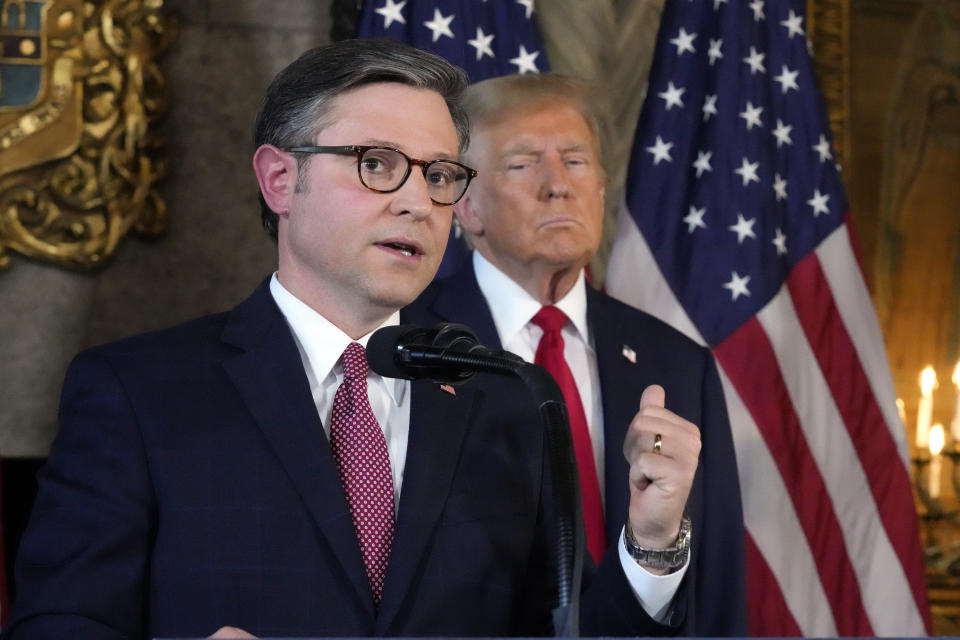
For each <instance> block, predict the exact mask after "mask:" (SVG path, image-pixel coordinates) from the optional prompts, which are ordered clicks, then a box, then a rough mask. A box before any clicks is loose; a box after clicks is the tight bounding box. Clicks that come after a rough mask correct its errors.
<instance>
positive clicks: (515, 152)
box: [503, 142, 591, 157]
mask: <svg viewBox="0 0 960 640" xmlns="http://www.w3.org/2000/svg"><path fill="white" fill-rule="evenodd" d="M590 149H591V145H590V144H589V143H587V142H571V143H570V144H567V145H563V146H561V147H560V153H580V152H583V151H589V150H590ZM542 153H543V150H542V149H539V148H534V147H533V146H532V145H529V144H524V143H519V144H515V145H513V146H512V147H507V148H506V150H504V152H503V156H504V157H510V156H538V155H541V154H542Z"/></svg>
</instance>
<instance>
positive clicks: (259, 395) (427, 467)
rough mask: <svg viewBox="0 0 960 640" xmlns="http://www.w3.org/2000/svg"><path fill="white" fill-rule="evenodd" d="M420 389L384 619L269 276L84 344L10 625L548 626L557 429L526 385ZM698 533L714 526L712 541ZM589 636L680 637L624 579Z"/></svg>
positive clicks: (591, 594) (413, 629)
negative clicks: (194, 313) (136, 330)
mask: <svg viewBox="0 0 960 640" xmlns="http://www.w3.org/2000/svg"><path fill="white" fill-rule="evenodd" d="M516 384H517V383H515V382H512V381H510V380H503V379H494V378H486V377H484V376H483V375H478V376H477V377H476V378H475V379H474V380H473V381H471V383H470V384H469V385H464V386H460V387H457V389H456V394H455V395H453V394H450V393H448V392H446V391H444V390H442V389H440V388H439V387H438V386H437V385H434V384H431V383H428V382H413V383H412V385H411V394H412V395H411V416H410V434H409V446H408V453H407V461H406V470H405V474H404V478H403V485H402V491H401V498H400V504H399V509H398V516H397V528H396V533H395V541H394V547H393V551H392V555H391V557H390V561H389V566H388V570H387V577H386V584H385V590H384V594H383V600H382V603H381V605H380V607H379V609H376V608H375V607H374V605H373V602H372V598H371V596H370V591H369V587H368V585H367V581H366V577H365V572H364V568H363V562H362V559H361V555H360V551H359V548H358V545H357V541H356V536H355V533H354V530H353V525H352V521H351V517H350V514H349V510H348V507H347V502H346V499H345V497H344V493H343V490H342V487H341V484H340V481H339V478H338V475H337V470H336V468H335V465H334V462H333V459H332V457H331V453H330V448H329V446H328V443H327V439H326V437H325V435H324V432H323V429H322V425H321V423H320V418H319V417H318V415H317V411H316V407H315V405H314V402H313V399H312V398H311V394H310V389H309V385H308V382H307V378H306V375H305V373H304V369H303V365H302V363H301V360H300V356H299V353H298V351H297V348H296V345H295V342H294V340H293V337H292V334H291V332H290V330H289V328H288V326H287V324H286V321H285V320H284V318H283V316H282V314H281V313H280V311H279V309H278V308H277V307H276V305H275V303H274V301H273V298H272V296H271V295H270V292H269V289H268V287H267V283H266V282H265V283H264V284H263V285H261V286H260V287H259V288H258V289H257V290H256V291H255V292H254V293H253V295H252V296H251V297H250V298H249V299H247V300H246V301H245V302H243V303H242V304H240V305H239V306H238V307H237V308H235V309H234V310H232V311H230V312H227V313H223V314H219V315H215V316H210V317H206V318H201V319H199V320H195V321H193V322H190V323H187V324H185V325H182V326H179V327H175V328H173V329H169V330H165V331H161V332H157V333H153V334H147V335H144V336H139V337H135V338H131V339H127V340H123V341H120V342H116V343H113V344H110V345H106V346H103V347H97V348H94V349H91V350H89V351H86V352H84V353H82V354H81V355H79V356H78V357H77V358H76V360H75V361H74V362H73V364H72V365H71V367H70V370H69V372H68V374H67V378H66V381H65V384H64V390H63V397H62V402H61V414H60V423H61V424H60V432H59V434H58V436H57V439H56V441H55V443H54V445H53V447H52V450H51V454H50V458H49V460H48V463H47V465H46V467H45V469H44V470H43V472H42V473H41V476H40V489H39V495H38V497H37V500H36V503H35V507H34V511H33V513H32V516H31V522H30V524H29V526H28V529H27V531H26V533H25V535H24V538H23V540H22V544H21V548H20V554H19V558H18V562H17V569H16V571H17V573H16V579H17V589H18V601H17V602H16V603H15V605H14V610H13V614H12V618H11V620H10V623H9V625H8V626H7V629H6V630H5V636H6V637H7V638H11V639H12V638H17V639H29V640H42V639H44V638H56V639H58V640H60V639H62V638H71V639H80V640H82V639H95V638H96V639H101V638H102V639H114V638H143V637H152V636H161V637H162V636H168V637H171V636H173V637H188V636H192V637H197V636H206V635H209V634H210V633H212V632H214V631H215V630H216V629H218V628H219V627H221V626H223V625H233V626H238V627H241V628H244V629H246V630H247V631H250V632H251V633H254V634H256V635H258V636H274V637H276V636H357V635H359V636H374V635H403V636H418V635H451V636H468V635H480V636H503V635H534V634H545V633H549V632H550V631H551V629H550V624H551V623H550V609H551V608H552V607H553V606H554V597H555V596H554V578H553V571H552V566H553V565H552V561H551V560H550V555H551V552H550V549H551V548H552V547H551V544H552V540H553V537H552V532H551V527H550V526H549V522H550V519H549V517H550V505H549V501H548V499H547V498H545V496H549V495H550V491H549V474H548V468H547V467H548V465H546V464H545V461H544V460H545V456H544V449H545V445H544V439H543V437H542V428H541V426H540V424H539V422H538V420H537V418H536V415H535V414H534V413H533V412H532V410H531V409H530V408H529V407H527V406H526V405H525V404H523V403H510V404H507V403H504V402H502V401H501V399H502V398H516V397H518V396H519V395H521V394H522V393H523V389H522V388H520V389H518V388H516V386H515V385H516ZM701 535H703V536H706V535H707V532H706V531H704V532H703V533H702V534H701ZM584 597H585V602H584V606H583V621H584V622H583V633H584V634H586V635H652V634H657V633H663V632H668V631H670V629H669V628H666V627H661V626H660V625H657V624H655V623H654V622H653V621H652V620H650V619H649V618H647V617H646V615H645V614H644V613H643V612H642V609H641V608H640V607H639V605H638V604H637V603H636V600H635V598H634V597H633V594H632V593H631V591H630V589H629V586H628V584H627V582H626V579H625V578H624V577H623V574H622V570H621V569H620V567H619V566H618V565H617V564H615V563H612V562H611V563H603V564H602V565H601V567H600V568H599V570H598V571H597V573H596V575H595V576H594V577H593V581H592V585H591V587H590V589H589V590H587V592H586V593H585V596H584Z"/></svg>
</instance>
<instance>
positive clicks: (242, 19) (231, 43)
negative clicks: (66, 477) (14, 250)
mask: <svg viewBox="0 0 960 640" xmlns="http://www.w3.org/2000/svg"><path fill="white" fill-rule="evenodd" d="M165 4H166V5H167V6H169V8H170V11H171V13H173V14H174V15H175V16H176V17H177V18H178V20H179V23H180V33H179V37H178V38H177V41H176V42H175V43H174V45H173V47H172V48H171V49H170V51H168V52H167V54H166V55H165V56H164V57H163V58H162V59H161V61H160V63H161V68H162V69H163V71H164V73H165V76H166V79H167V82H168V91H169V94H170V99H171V108H170V111H169V113H168V115H167V117H166V118H165V120H164V124H163V133H164V136H165V137H166V140H167V144H168V147H169V156H170V160H171V170H170V175H169V177H168V178H167V180H166V181H165V182H164V184H163V186H162V189H161V193H162V194H163V196H164V197H165V198H166V201H167V205H168V210H169V219H170V221H169V227H168V229H167V232H166V234H165V235H164V236H163V237H162V238H160V239H159V240H157V241H152V242H149V241H144V240H141V239H139V238H136V237H133V236H130V237H128V238H127V239H126V240H124V242H123V243H122V245H121V247H120V249H119V251H118V253H117V255H116V257H115V259H114V260H113V261H112V262H111V263H110V264H109V265H107V267H106V268H104V269H103V270H101V271H99V272H97V273H89V274H78V273H71V272H69V271H66V270H63V269H60V268H58V267H54V266H50V265H46V264H41V263H37V262H33V261H30V260H27V259H25V258H23V257H21V256H19V255H17V254H11V265H10V267H9V268H8V269H7V270H6V271H5V272H0V336H3V339H2V344H3V347H4V348H3V354H2V357H0V381H2V382H0V408H2V409H0V452H2V454H3V455H4V457H20V456H44V455H46V453H47V450H48V448H49V445H50V442H51V441H52V438H53V436H54V434H55V432H56V410H57V401H58V397H59V393H60V385H61V383H62V381H63V374H64V372H65V371H66V367H67V365H68V364H69V362H70V360H71V359H72V358H73V356H74V355H75V354H76V353H77V352H78V351H79V350H81V349H82V348H84V347H86V346H89V345H94V344H99V343H102V342H106V341H109V340H113V339H116V338H119V337H122V336H127V335H131V334H135V333H140V332H143V331H148V330H151V329H156V328H160V327H164V326H168V325H171V324H174V323H177V322H180V321H182V320H186V319H188V318H191V317H194V316H197V315H200V314H204V313H210V312H214V311H220V310H223V309H226V308H229V307H231V306H233V305H234V304H236V303H237V302H238V301H239V300H241V299H242V298H244V297H245V296H246V295H247V294H248V293H249V292H250V291H251V290H252V289H253V288H254V287H255V286H256V285H257V284H258V283H259V282H260V280H261V279H262V278H264V277H265V276H266V275H267V274H269V273H270V272H271V271H272V270H273V269H274V267H275V260H276V258H275V249H274V247H273V244H272V243H271V241H270V240H269V239H268V238H267V236H266V234H264V233H263V232H262V231H261V229H260V214H259V207H258V205H257V197H256V194H257V186H256V180H255V178H254V175H253V171H252V169H251V168H250V157H251V153H252V143H251V133H250V131H251V127H252V123H253V118H254V115H255V113H256V110H257V108H258V106H259V100H260V97H261V96H262V95H263V90H264V89H265V87H266V85H267V83H268V82H269V81H270V79H271V78H272V77H273V75H274V74H275V73H276V72H277V71H278V70H279V69H280V68H282V67H283V66H284V65H285V64H286V63H288V62H289V61H290V60H292V59H293V58H295V57H296V56H297V55H298V54H299V53H300V52H301V51H303V50H305V49H307V48H309V47H312V46H316V45H318V44H322V43H325V42H328V41H329V31H330V9H329V2H327V1H325V0H311V1H310V2H303V1H299V0H166V3H165Z"/></svg>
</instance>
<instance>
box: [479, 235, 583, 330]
mask: <svg viewBox="0 0 960 640" xmlns="http://www.w3.org/2000/svg"><path fill="white" fill-rule="evenodd" d="M473 270H474V272H475V273H476V275H477V283H478V284H479V285H480V291H481V292H482V293H483V297H484V298H486V299H487V303H488V306H489V307H490V313H491V315H493V324H494V325H496V328H497V333H498V334H499V335H500V341H501V342H503V343H507V342H510V341H511V340H512V339H513V338H514V337H515V336H516V335H517V334H519V333H520V332H521V331H522V330H523V329H524V327H526V326H527V324H529V323H530V320H532V319H533V316H535V315H536V314H537V311H539V310H540V307H541V306H542V305H541V304H540V303H539V302H538V301H537V300H536V299H534V297H533V296H531V295H530V294H529V293H527V292H526V290H525V289H524V288H523V287H521V286H520V285H519V284H517V283H516V282H514V281H513V280H512V279H511V278H510V276H508V275H507V274H505V273H504V272H502V271H500V269H498V268H497V267H495V266H493V264H492V263H491V262H490V261H489V260H487V259H486V258H484V257H483V256H482V255H480V252H479V251H474V252H473ZM554 306H555V307H557V308H558V309H560V310H561V311H563V312H564V313H565V314H567V317H568V318H570V322H571V323H573V326H574V328H575V329H576V330H577V333H579V334H580V339H581V340H583V342H584V344H590V340H589V338H588V336H589V333H588V331H587V281H586V279H585V277H584V274H583V269H581V270H580V273H579V275H577V281H576V282H575V283H574V285H573V287H572V288H571V289H570V291H568V292H567V295H565V296H563V297H562V298H561V299H560V300H558V301H557V302H556V303H555V304H554Z"/></svg>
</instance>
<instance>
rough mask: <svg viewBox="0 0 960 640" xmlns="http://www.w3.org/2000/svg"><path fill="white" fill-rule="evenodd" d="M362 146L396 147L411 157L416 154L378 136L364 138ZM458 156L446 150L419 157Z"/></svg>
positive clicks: (430, 158) (453, 158) (447, 157)
mask: <svg viewBox="0 0 960 640" xmlns="http://www.w3.org/2000/svg"><path fill="white" fill-rule="evenodd" d="M362 146H367V147H369V146H373V147H389V148H391V149H398V150H400V151H402V152H403V153H406V154H407V155H408V156H411V157H415V156H416V154H413V153H410V152H409V151H407V150H406V149H404V148H403V147H402V146H401V145H399V144H397V143H396V142H395V141H393V140H383V139H380V138H366V139H365V140H364V141H363V145H362ZM458 157H459V154H457V153H452V154H451V153H447V152H446V151H438V152H436V153H432V154H429V155H427V157H425V158H421V160H456V159H457V158H458Z"/></svg>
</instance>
